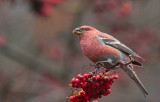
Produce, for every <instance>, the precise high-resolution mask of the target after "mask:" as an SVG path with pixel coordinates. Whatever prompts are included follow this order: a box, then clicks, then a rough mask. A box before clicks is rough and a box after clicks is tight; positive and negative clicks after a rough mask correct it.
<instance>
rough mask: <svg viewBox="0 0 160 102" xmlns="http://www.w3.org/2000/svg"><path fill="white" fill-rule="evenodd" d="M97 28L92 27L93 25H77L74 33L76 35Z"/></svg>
mask: <svg viewBox="0 0 160 102" xmlns="http://www.w3.org/2000/svg"><path fill="white" fill-rule="evenodd" d="M94 30H96V29H95V28H93V27H91V26H81V27H77V28H75V29H74V30H73V34H74V35H79V36H81V35H83V34H85V33H86V32H90V31H94Z"/></svg>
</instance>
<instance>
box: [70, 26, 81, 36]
mask: <svg viewBox="0 0 160 102" xmlns="http://www.w3.org/2000/svg"><path fill="white" fill-rule="evenodd" d="M72 33H73V34H74V35H81V34H82V31H81V29H80V28H79V27H78V28H76V29H74V30H73V32H72Z"/></svg>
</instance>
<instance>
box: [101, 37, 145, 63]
mask: <svg viewBox="0 0 160 102" xmlns="http://www.w3.org/2000/svg"><path fill="white" fill-rule="evenodd" d="M98 39H99V40H101V41H102V42H103V43H104V44H105V45H109V46H111V47H114V48H116V49H118V50H120V51H122V52H124V53H125V54H127V55H132V56H136V57H139V58H141V59H143V58H142V57H140V56H139V55H138V54H137V53H135V52H133V51H132V50H131V49H130V48H129V47H127V46H126V45H124V44H122V43H121V42H119V41H118V40H116V39H109V38H107V37H105V36H101V35H99V36H98ZM143 60H144V59H143Z"/></svg>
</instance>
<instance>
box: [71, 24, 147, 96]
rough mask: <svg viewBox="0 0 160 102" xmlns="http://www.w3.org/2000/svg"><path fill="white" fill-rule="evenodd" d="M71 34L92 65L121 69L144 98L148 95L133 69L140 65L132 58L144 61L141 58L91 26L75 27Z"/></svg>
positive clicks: (108, 35)
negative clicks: (76, 36) (78, 40)
mask: <svg viewBox="0 0 160 102" xmlns="http://www.w3.org/2000/svg"><path fill="white" fill-rule="evenodd" d="M72 33H73V35H78V36H79V39H80V46H81V49H82V52H83V53H84V55H85V56H87V57H88V58H89V59H90V60H91V61H92V62H93V63H96V65H97V64H99V63H101V64H103V66H104V67H105V68H106V69H109V70H114V69H118V68H121V69H123V70H124V71H125V72H126V73H127V74H128V76H129V77H130V78H131V79H133V81H134V82H135V83H136V84H137V86H138V87H139V89H140V90H141V91H142V93H143V95H144V96H145V97H146V96H147V95H148V92H147V90H146V88H145V87H144V85H143V84H142V82H141V81H140V79H139V78H138V76H137V74H136V73H135V71H134V69H133V66H134V65H136V66H140V67H142V64H141V63H139V62H138V61H135V60H134V59H133V56H135V57H138V58H140V59H142V60H144V59H143V58H142V57H140V56H139V55H138V54H137V53H135V52H134V51H132V50H131V49H130V48H129V47H127V46H126V45H125V44H123V43H121V42H120V41H119V40H117V39H116V38H115V37H113V36H112V35H110V34H107V33H103V32H101V31H99V30H97V29H96V28H94V27H92V26H86V25H85V26H81V27H77V28H75V29H74V30H73V32H72Z"/></svg>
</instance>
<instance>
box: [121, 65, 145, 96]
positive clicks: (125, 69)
mask: <svg viewBox="0 0 160 102" xmlns="http://www.w3.org/2000/svg"><path fill="white" fill-rule="evenodd" d="M124 71H125V72H126V73H127V74H128V75H129V76H130V77H131V78H132V79H133V80H134V82H135V83H136V84H137V86H138V87H139V88H140V90H141V91H142V92H143V94H144V96H145V97H146V95H148V92H147V90H146V89H145V87H144V85H143V84H142V82H141V81H140V80H139V78H138V76H137V74H136V73H135V71H134V70H133V69H132V67H131V66H130V65H128V66H127V67H126V68H124Z"/></svg>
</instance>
